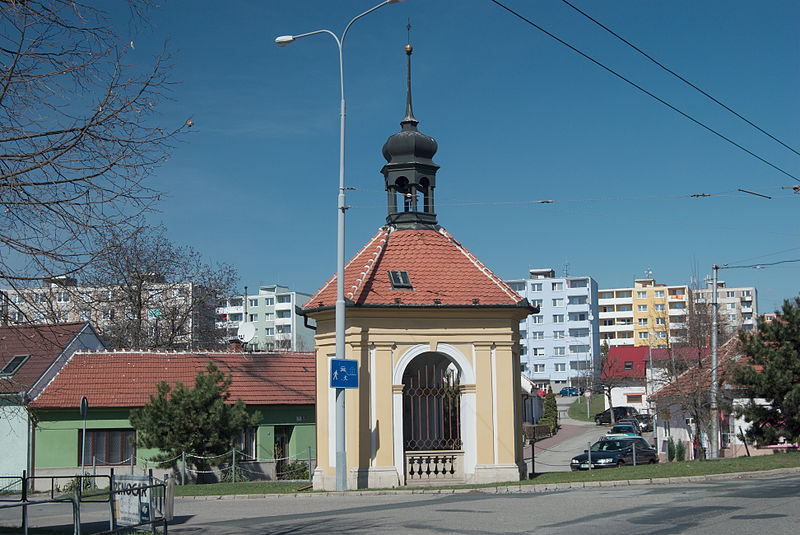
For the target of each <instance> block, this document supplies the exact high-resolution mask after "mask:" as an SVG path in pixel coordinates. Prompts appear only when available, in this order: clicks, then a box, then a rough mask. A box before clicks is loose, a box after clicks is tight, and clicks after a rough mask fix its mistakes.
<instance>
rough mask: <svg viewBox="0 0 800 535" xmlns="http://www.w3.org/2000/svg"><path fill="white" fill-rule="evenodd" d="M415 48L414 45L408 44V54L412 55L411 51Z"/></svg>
mask: <svg viewBox="0 0 800 535" xmlns="http://www.w3.org/2000/svg"><path fill="white" fill-rule="evenodd" d="M413 50H414V47H412V46H411V45H406V54H408V55H409V56H410V55H411V51H413Z"/></svg>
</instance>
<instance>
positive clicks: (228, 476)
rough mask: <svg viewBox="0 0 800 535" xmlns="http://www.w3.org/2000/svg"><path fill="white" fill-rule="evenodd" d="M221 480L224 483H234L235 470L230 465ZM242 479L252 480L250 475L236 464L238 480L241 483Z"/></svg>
mask: <svg viewBox="0 0 800 535" xmlns="http://www.w3.org/2000/svg"><path fill="white" fill-rule="evenodd" d="M220 481H221V482H222V483H233V470H231V469H230V467H228V469H227V470H225V471H224V472H223V473H222V477H221V478H220ZM242 481H250V477H249V476H248V475H247V474H246V473H245V472H244V470H242V469H241V468H240V467H239V466H236V482H237V483H241V482H242Z"/></svg>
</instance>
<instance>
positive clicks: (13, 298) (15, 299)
mask: <svg viewBox="0 0 800 535" xmlns="http://www.w3.org/2000/svg"><path fill="white" fill-rule="evenodd" d="M9 299H11V302H12V303H22V296H21V295H20V294H11V295H10V296H9Z"/></svg>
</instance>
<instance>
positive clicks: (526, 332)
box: [519, 330, 528, 340]
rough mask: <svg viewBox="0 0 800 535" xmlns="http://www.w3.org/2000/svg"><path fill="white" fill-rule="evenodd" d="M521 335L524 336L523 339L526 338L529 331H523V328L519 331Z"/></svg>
mask: <svg viewBox="0 0 800 535" xmlns="http://www.w3.org/2000/svg"><path fill="white" fill-rule="evenodd" d="M519 337H520V338H522V339H523V340H524V339H525V338H527V337H528V331H523V330H520V331H519Z"/></svg>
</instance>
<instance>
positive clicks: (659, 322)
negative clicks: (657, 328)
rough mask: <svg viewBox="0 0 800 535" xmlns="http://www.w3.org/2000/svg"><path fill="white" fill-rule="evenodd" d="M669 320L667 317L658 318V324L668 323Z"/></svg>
mask: <svg viewBox="0 0 800 535" xmlns="http://www.w3.org/2000/svg"><path fill="white" fill-rule="evenodd" d="M666 324H667V320H666V319H665V318H656V325H666Z"/></svg>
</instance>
